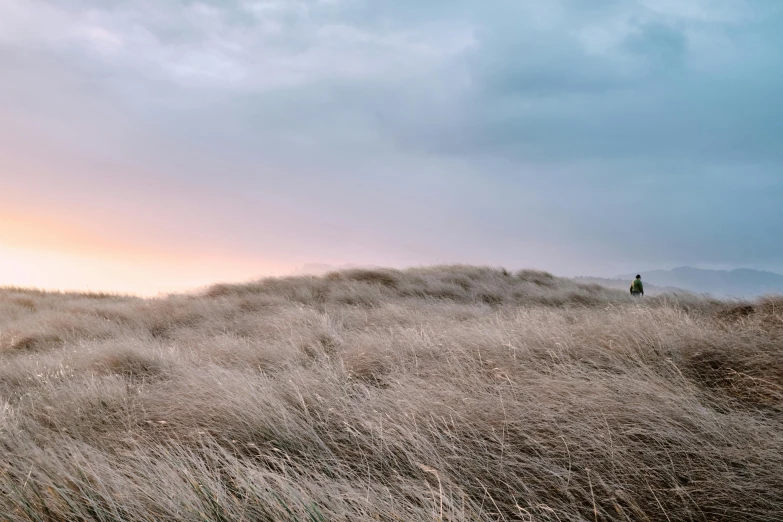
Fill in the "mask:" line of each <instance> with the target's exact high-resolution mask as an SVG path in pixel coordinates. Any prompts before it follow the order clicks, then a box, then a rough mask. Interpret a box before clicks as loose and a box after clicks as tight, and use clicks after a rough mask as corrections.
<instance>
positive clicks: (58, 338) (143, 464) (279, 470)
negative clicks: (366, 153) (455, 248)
mask: <svg viewBox="0 0 783 522" xmlns="http://www.w3.org/2000/svg"><path fill="white" fill-rule="evenodd" d="M0 451H1V452H2V458H0V519H2V520H11V521H22V520H25V521H78V520H100V521H142V520H143V521H166V520H187V521H253V520H269V521H326V520H330V521H331V520H340V521H363V520H383V521H440V520H444V521H446V520H448V521H496V520H508V521H510V520H536V521H539V520H540V521H572V520H574V521H575V520H584V521H597V520H618V521H670V522H677V521H770V522H772V521H780V520H783V299H772V298H769V299H765V300H760V301H757V302H753V303H739V302H731V303H729V302H721V301H713V300H708V299H704V298H699V297H694V296H677V297H666V296H657V297H654V298H646V299H644V300H634V299H632V298H631V297H630V296H627V295H626V294H625V293H624V292H620V291H614V290H609V289H603V288H601V287H598V286H588V285H580V284H577V283H575V282H572V281H566V280H561V279H557V278H554V277H552V276H550V275H548V274H545V273H540V272H532V271H524V272H519V273H509V272H507V271H505V270H495V269H489V268H478V267H433V268H422V269H411V270H407V271H394V270H353V271H348V272H340V273H334V274H329V275H327V276H325V277H321V278H314V277H299V278H289V279H270V280H263V281H259V282H255V283H249V284H244V285H218V286H214V287H212V288H210V289H208V290H205V291H204V292H202V293H201V294H199V295H179V296H171V297H167V298H160V299H151V300H145V299H139V298H131V297H121V296H108V295H81V294H56V293H43V292H36V291H28V290H20V289H3V290H0Z"/></svg>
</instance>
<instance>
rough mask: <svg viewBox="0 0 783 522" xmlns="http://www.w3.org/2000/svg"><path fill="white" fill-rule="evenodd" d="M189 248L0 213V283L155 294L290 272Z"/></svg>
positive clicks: (268, 265)
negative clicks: (124, 239)
mask: <svg viewBox="0 0 783 522" xmlns="http://www.w3.org/2000/svg"><path fill="white" fill-rule="evenodd" d="M194 250H195V249H187V251H186V250H185V249H181V250H180V251H174V250H164V249H160V248H158V249H155V248H150V247H149V246H144V245H141V244H140V245H139V246H138V248H135V247H133V246H131V245H130V244H129V243H128V242H118V241H111V240H106V239H104V238H101V237H97V236H95V235H90V233H89V232H87V231H81V230H78V229H77V228H76V227H74V226H69V225H68V224H67V223H57V222H53V221H47V220H45V219H29V218H28V219H26V218H19V217H16V216H14V217H13V218H10V217H9V216H8V215H7V214H5V215H2V216H0V286H16V287H26V288H28V287H29V288H41V289H45V290H70V291H92V292H113V293H127V294H135V295H142V296H154V295H159V294H162V293H171V292H183V291H188V290H194V289H197V288H202V287H205V286H208V285H210V284H214V283H218V282H243V281H248V280H253V279H257V278H260V277H264V276H271V275H281V274H284V273H288V272H290V271H291V268H290V267H288V266H283V265H279V264H273V263H267V262H261V263H259V262H257V261H255V260H250V259H237V258H236V256H231V255H228V254H223V255H221V254H216V255H215V254H211V255H208V256H207V255H201V254H199V253H198V252H196V251H194Z"/></svg>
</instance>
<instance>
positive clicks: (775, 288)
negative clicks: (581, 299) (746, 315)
mask: <svg viewBox="0 0 783 522" xmlns="http://www.w3.org/2000/svg"><path fill="white" fill-rule="evenodd" d="M641 274H642V280H644V281H645V282H646V283H650V284H652V285H655V286H663V287H674V288H681V289H683V290H687V291H689V292H695V293H700V294H710V295H714V296H716V297H738V298H741V297H758V296H762V295H769V294H781V293H783V275H781V274H776V273H774V272H767V271H763V270H753V269H749V268H738V269H735V270H708V269H702V268H693V267H689V266H683V267H679V268H674V269H672V270H652V271H649V272H642V273H641ZM635 276H636V274H627V275H621V276H618V279H621V280H627V281H630V280H631V279H632V278H634V277H635Z"/></svg>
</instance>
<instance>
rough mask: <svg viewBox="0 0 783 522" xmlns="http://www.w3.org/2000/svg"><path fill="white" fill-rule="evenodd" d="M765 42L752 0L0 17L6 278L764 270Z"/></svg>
mask: <svg viewBox="0 0 783 522" xmlns="http://www.w3.org/2000/svg"><path fill="white" fill-rule="evenodd" d="M686 4H687V6H686ZM781 23H783V5H778V4H777V3H774V2H752V1H749V0H737V1H736V2H715V1H714V0H694V1H692V2H686V3H683V2H673V1H662V0H629V1H627V2H616V1H615V2H604V1H597V2H576V1H573V0H553V1H551V2H548V1H547V2H543V1H519V2H508V1H499V2H490V3H486V2H462V1H455V2H435V3H429V2H412V1H411V2H409V1H401V2H370V1H367V0H356V1H353V0H352V1H316V0H302V1H296V2H294V1H291V2H279V1H266V0H251V1H240V2H214V1H205V2H190V1H187V2H185V1H172V2H140V1H133V0H129V1H127V2H102V1H98V0H80V1H78V2H72V1H63V2H59V1H54V0H11V1H4V2H0V67H2V70H3V71H4V72H5V74H4V76H3V80H2V82H0V248H1V249H2V251H0V255H2V259H0V267H2V273H1V274H0V283H2V284H6V285H20V286H37V287H45V288H70V289H91V290H106V291H126V292H141V293H145V294H155V293H158V292H162V291H169V290H172V289H186V288H193V287H198V286H200V285H204V284H207V283H210V282H213V281H225V280H243V279H247V278H256V277H261V276H265V275H276V274H287V273H291V272H292V271H295V270H296V269H297V268H298V267H301V266H302V265H308V264H326V265H331V266H345V265H354V266H356V265H360V266H365V265H384V266H392V267H403V266H411V265H429V264H443V263H464V264H483V265H492V266H506V267H509V268H512V269H513V268H526V267H533V268H539V269H543V270H548V271H551V272H553V273H555V274H558V275H566V276H567V275H596V276H606V277H613V276H615V275H617V274H625V273H627V272H630V271H633V272H634V273H636V272H637V271H644V270H653V269H659V268H660V269H663V268H666V267H676V266H683V265H689V266H699V267H706V268H709V267H713V268H715V267H731V268H735V267H745V268H756V269H762V270H770V271H776V272H781V271H783V246H781V245H782V243H781V242H780V241H777V240H771V239H770V238H779V237H781V236H783V217H782V215H781V207H780V201H783V174H781V172H783V153H781V150H783V149H781V147H780V143H781V138H783V133H782V132H781V129H780V121H783V104H780V103H778V102H777V99H778V97H779V93H780V92H783V53H781V52H780V49H782V48H783V40H781V35H782V34H783V32H781V31H780V30H779V27H780V26H781Z"/></svg>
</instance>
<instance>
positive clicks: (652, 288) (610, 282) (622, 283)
mask: <svg viewBox="0 0 783 522" xmlns="http://www.w3.org/2000/svg"><path fill="white" fill-rule="evenodd" d="M634 277H636V274H634ZM573 279H574V281H576V282H577V283H586V284H596V285H601V286H604V287H606V288H613V289H615V290H623V291H624V292H628V290H629V287H630V286H631V279H630V278H627V277H623V278H622V279H608V278H605V277H584V276H582V277H575V278H573ZM683 293H691V292H689V291H688V290H685V289H682V288H675V287H669V286H659V285H655V284H652V283H649V282H647V281H645V282H644V294H645V295H647V296H652V295H661V294H683Z"/></svg>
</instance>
